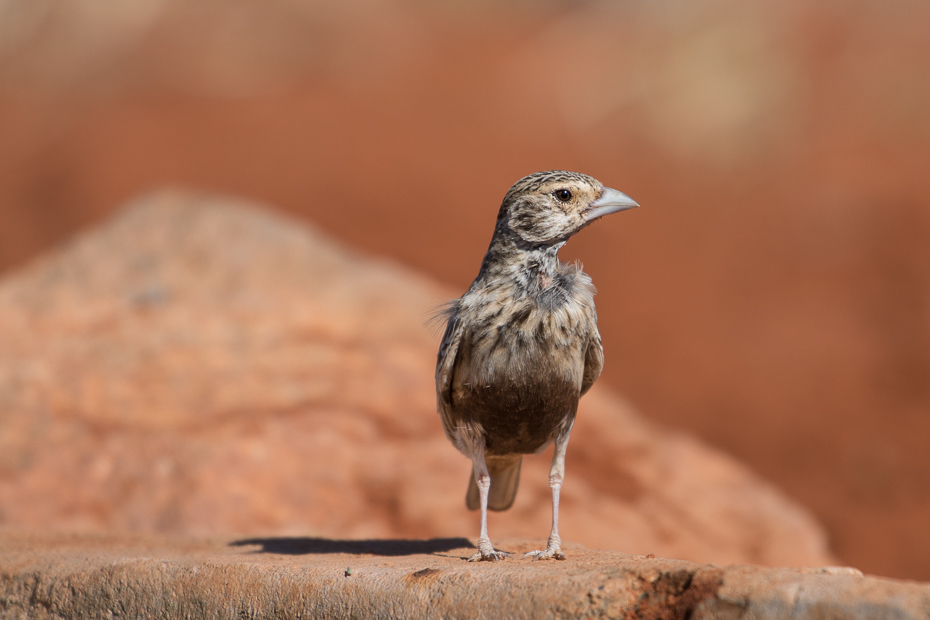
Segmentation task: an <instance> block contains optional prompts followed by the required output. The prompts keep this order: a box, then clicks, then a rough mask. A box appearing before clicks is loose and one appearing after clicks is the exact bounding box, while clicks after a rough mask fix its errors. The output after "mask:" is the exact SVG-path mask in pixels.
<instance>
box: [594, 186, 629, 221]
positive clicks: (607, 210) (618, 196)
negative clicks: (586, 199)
mask: <svg viewBox="0 0 930 620" xmlns="http://www.w3.org/2000/svg"><path fill="white" fill-rule="evenodd" d="M638 206H639V203H638V202H636V201H635V200H633V199H632V198H630V197H629V196H627V195H626V194H624V193H623V192H618V191H617V190H615V189H610V188H609V187H605V188H604V193H603V194H601V197H600V198H598V199H597V200H595V201H594V202H592V203H591V208H590V210H589V211H588V212H587V213H586V214H585V220H587V221H588V222H593V221H594V220H596V219H597V218H599V217H604V216H605V215H610V214H611V213H616V212H617V211H626V210H627V209H632V208H633V207H638Z"/></svg>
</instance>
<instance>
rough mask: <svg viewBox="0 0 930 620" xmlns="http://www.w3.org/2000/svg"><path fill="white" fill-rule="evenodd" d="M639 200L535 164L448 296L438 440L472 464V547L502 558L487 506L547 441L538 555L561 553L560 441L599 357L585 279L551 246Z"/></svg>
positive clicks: (496, 503) (505, 494) (506, 493)
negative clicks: (474, 266)
mask: <svg viewBox="0 0 930 620" xmlns="http://www.w3.org/2000/svg"><path fill="white" fill-rule="evenodd" d="M635 206H637V204H636V203H635V202H634V201H633V200H632V199H630V198H629V197H628V196H626V195H625V194H622V193H620V192H618V191H616V190H612V189H609V188H605V187H604V186H603V185H602V184H601V183H600V182H599V181H597V180H595V179H593V178H591V177H589V176H587V175H583V174H579V173H576V172H565V171H561V170H556V171H550V172H539V173H536V174H532V175H530V176H528V177H525V178H523V179H521V180H520V181H518V182H517V183H516V184H515V185H514V186H513V187H511V188H510V190H509V191H508V192H507V194H506V195H505V196H504V201H503V203H502V204H501V208H500V211H499V213H498V216H497V226H496V227H495V229H494V236H493V238H492V239H491V245H490V247H489V248H488V252H487V254H486V255H485V257H484V261H483V262H482V264H481V270H480V272H479V273H478V277H477V278H475V281H474V282H473V283H472V285H471V287H469V289H468V291H467V292H466V293H465V294H464V295H463V296H462V297H461V298H460V299H458V300H456V301H455V302H453V303H452V304H450V306H449V308H448V316H447V323H446V331H445V335H444V336H443V339H442V344H441V345H440V347H439V356H438V360H437V364H436V393H437V401H438V409H439V414H440V416H441V417H442V424H443V428H444V430H445V433H446V436H447V437H448V438H449V440H450V441H452V443H453V444H455V446H456V447H457V448H458V449H459V450H460V451H461V452H462V453H463V454H465V455H466V456H468V457H469V458H471V459H472V461H473V463H474V476H473V477H472V478H471V481H470V483H469V489H468V494H467V496H466V504H467V505H468V507H469V508H470V509H472V510H474V509H479V508H480V509H481V536H480V538H479V541H478V553H476V554H475V555H474V556H472V557H471V558H470V559H471V560H472V561H475V560H498V559H500V558H501V557H503V556H506V555H508V554H506V553H503V552H501V551H495V550H494V548H493V546H492V545H491V541H490V540H489V539H488V535H487V509H488V508H490V509H491V510H506V509H507V508H509V507H510V506H511V505H512V504H513V500H514V498H515V497H516V493H517V487H518V484H519V480H520V464H521V463H522V460H523V455H524V454H535V453H537V452H539V451H541V450H543V449H544V448H545V447H546V446H548V445H549V444H550V443H552V442H555V453H554V455H553V460H552V469H551V471H550V476H549V482H550V486H551V488H552V532H551V533H550V536H549V543H548V545H547V547H546V549H545V550H544V551H534V552H532V553H531V554H527V555H532V556H533V557H534V559H551V558H555V559H565V556H564V555H563V554H562V551H561V548H560V547H561V541H560V539H559V535H558V506H559V490H560V489H561V485H562V479H563V476H564V470H565V449H566V446H567V445H568V437H569V434H570V433H571V429H572V425H573V424H574V421H575V412H576V410H577V407H578V399H579V398H580V397H581V395H582V394H584V393H585V392H587V391H588V389H589V388H590V387H591V385H592V384H593V383H594V381H595V380H596V379H597V377H598V376H599V375H600V373H601V367H602V366H603V362H604V357H603V350H602V348H601V338H600V334H598V331H597V315H596V313H595V311H594V292H595V291H594V286H593V284H592V283H591V278H590V277H588V275H587V274H585V273H583V272H582V271H581V268H580V266H578V265H575V264H563V263H561V262H560V261H559V259H558V251H559V249H560V248H561V247H562V246H563V245H564V244H565V242H566V241H567V240H568V238H569V237H571V236H572V235H573V234H575V233H577V232H578V231H579V230H581V229H582V228H584V227H585V226H587V225H588V224H590V223H591V222H593V221H594V220H596V219H598V218H599V217H602V216H603V215H607V214H608V213H615V212H617V211H622V210H624V209H629V208H631V207H635Z"/></svg>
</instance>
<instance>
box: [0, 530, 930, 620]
mask: <svg viewBox="0 0 930 620" xmlns="http://www.w3.org/2000/svg"><path fill="white" fill-rule="evenodd" d="M502 546H503V547H504V548H506V549H509V550H511V551H514V552H522V551H526V550H529V549H530V548H532V545H531V544H530V543H526V542H521V541H506V542H504V544H503V545H502ZM473 548H474V547H473V544H472V542H470V541H468V540H467V539H461V538H452V539H432V540H390V541H385V540H380V541H379V540H367V541H366V540H355V541H350V540H328V539H313V538H303V539H301V538H269V539H245V540H229V539H212V540H203V539H179V538H177V537H174V538H164V537H161V538H160V537H154V536H149V537H140V536H135V537H125V536H124V537H113V536H106V537H104V536H97V537H86V536H85V537H76V536H47V535H46V536H26V537H23V536H15V535H11V534H9V533H6V534H0V576H2V579H0V616H2V617H9V618H14V617H30V618H61V617H66V618H105V617H137V618H182V617H183V618H191V619H197V618H245V617H247V618H363V617H364V618H393V617H397V618H440V617H455V618H486V617H499V618H592V617H609V618H621V617H623V618H692V619H694V620H697V619H709V618H716V619H719V618H723V619H727V618H734V619H735V618H789V617H790V618H794V619H802V618H927V617H930V585H926V584H917V583H913V582H911V583H907V582H900V581H893V580H890V579H878V578H871V577H863V576H862V575H861V573H858V571H855V570H851V569H844V568H832V567H830V568H821V569H771V568H769V569H766V568H761V567H753V566H730V567H726V568H721V567H717V566H708V565H699V564H693V563H690V562H683V561H678V560H667V559H662V558H649V557H642V556H631V555H625V554H622V553H616V552H610V551H589V550H587V549H584V548H581V547H580V546H578V545H574V546H572V548H571V549H570V552H571V555H572V557H571V559H569V560H568V561H566V562H531V561H529V560H525V561H524V560H505V561H503V562H500V563H495V564H489V563H474V564H473V563H469V562H466V561H464V559H465V558H466V557H468V555H470V554H471V553H472V550H473Z"/></svg>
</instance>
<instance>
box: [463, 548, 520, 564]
mask: <svg viewBox="0 0 930 620" xmlns="http://www.w3.org/2000/svg"><path fill="white" fill-rule="evenodd" d="M504 558H513V556H512V555H510V554H509V553H507V552H506V551H497V550H496V549H492V550H491V551H479V552H478V553H476V554H475V555H473V556H471V557H470V558H468V561H469V562H500V561H501V560H503V559H504Z"/></svg>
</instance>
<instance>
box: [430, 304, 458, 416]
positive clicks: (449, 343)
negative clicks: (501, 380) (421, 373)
mask: <svg viewBox="0 0 930 620" xmlns="http://www.w3.org/2000/svg"><path fill="white" fill-rule="evenodd" d="M448 313H449V318H448V320H447V322H446V331H445V334H443V336H442V342H441V343H440V344H439V355H438V356H437V358H436V406H437V409H438V410H439V415H440V416H442V421H443V424H445V425H449V424H450V423H451V422H452V375H453V373H454V371H455V361H456V358H457V357H458V352H459V344H460V343H461V341H462V332H463V331H464V329H463V327H462V321H461V320H460V318H459V316H458V307H457V306H456V305H452V306H451V307H450V308H449V310H448Z"/></svg>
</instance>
